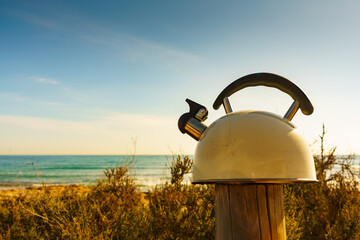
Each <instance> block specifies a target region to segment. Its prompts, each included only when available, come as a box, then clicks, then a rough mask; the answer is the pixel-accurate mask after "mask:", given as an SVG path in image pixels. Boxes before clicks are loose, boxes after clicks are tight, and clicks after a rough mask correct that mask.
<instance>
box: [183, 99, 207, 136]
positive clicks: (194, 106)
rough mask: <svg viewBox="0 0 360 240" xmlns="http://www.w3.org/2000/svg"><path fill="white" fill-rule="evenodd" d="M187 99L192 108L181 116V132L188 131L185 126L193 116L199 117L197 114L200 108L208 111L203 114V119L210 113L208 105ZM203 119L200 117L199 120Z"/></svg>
mask: <svg viewBox="0 0 360 240" xmlns="http://www.w3.org/2000/svg"><path fill="white" fill-rule="evenodd" d="M185 101H186V102H187V103H188V104H189V107H190V110H189V112H188V113H184V114H183V115H181V117H180V118H179V121H178V127H179V130H180V132H182V133H186V131H185V126H186V124H187V122H188V121H189V119H190V118H192V117H194V118H197V117H196V114H197V113H198V112H199V110H200V109H205V111H206V113H205V115H204V116H203V119H204V118H206V117H207V115H208V111H207V109H206V107H204V106H203V105H201V104H198V103H196V102H194V101H192V100H190V99H188V98H187V99H186V100H185ZM203 119H199V121H202V120H203Z"/></svg>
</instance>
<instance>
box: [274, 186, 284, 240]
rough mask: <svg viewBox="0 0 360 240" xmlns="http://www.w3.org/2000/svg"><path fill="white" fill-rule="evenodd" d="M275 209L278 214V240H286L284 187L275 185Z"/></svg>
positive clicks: (276, 217)
mask: <svg viewBox="0 0 360 240" xmlns="http://www.w3.org/2000/svg"><path fill="white" fill-rule="evenodd" d="M274 197H275V198H274V208H275V212H276V214H275V215H274V216H275V222H276V224H277V230H276V231H277V233H278V235H277V237H278V238H277V239H281V240H282V239H284V240H285V239H286V226H285V213H284V202H283V186H282V185H274Z"/></svg>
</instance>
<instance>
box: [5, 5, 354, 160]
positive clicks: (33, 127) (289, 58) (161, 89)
mask: <svg viewBox="0 0 360 240" xmlns="http://www.w3.org/2000/svg"><path fill="white" fill-rule="evenodd" d="M359 9H360V2H359V1H347V0H344V1H337V0H336V1H335V0H326V1H325V0H323V1H321V0H316V1H310V0H305V1H282V0H275V1H260V0H256V1H218V0H216V1H215V0H206V1H205V0H197V1H188V0H184V1H159V0H153V1H145V0H144V1H140V0H139V1H127V0H122V1H118V0H117V1H115V0H114V1H95V0H86V1H53V0H46V1H45V0H44V1H36V0H35V1H25V0H24V1H17V0H11V1H10V0H0V154H2V155H23V154H29V155H35V154H41V155H43V154H45V155H59V154H60V155H61V154H64V155H67V154H74V155H75V154H89V155H90V154H133V153H135V154H167V155H171V154H174V153H183V154H190V155H192V154H193V153H194V150H195V147H196V144H197V142H196V141H195V140H193V139H192V138H191V137H189V136H188V135H183V134H181V133H180V131H179V130H178V127H177V121H178V118H179V117H180V116H181V115H182V114H183V113H185V112H187V111H188V106H187V104H186V102H185V99H186V98H190V99H192V100H194V101H196V102H198V103H200V104H202V105H204V106H206V107H207V108H208V110H209V118H208V120H206V121H205V124H207V125H210V124H211V123H212V122H213V121H215V120H216V119H218V118H219V117H221V116H223V115H224V114H225V113H224V110H223V109H222V108H220V109H219V110H214V109H213V108H212V104H213V102H214V101H215V99H216V97H217V96H218V94H219V93H220V92H221V91H222V90H223V89H224V88H225V87H226V86H227V85H229V84H230V83H231V82H233V81H234V80H236V79H238V78H240V77H242V76H245V75H247V74H251V73H256V72H271V73H275V74H278V75H281V76H284V77H286V78H288V79H290V80H292V81H293V82H294V83H296V84H297V85H298V86H299V87H300V88H301V89H302V90H303V91H304V92H305V93H306V95H307V96H308V98H309V99H310V101H311V102H312V104H313V106H314V113H313V114H312V115H310V116H305V115H303V114H302V113H301V111H299V112H298V113H297V114H296V116H295V117H294V119H293V120H292V122H293V123H294V124H295V125H296V127H297V131H298V132H299V133H300V134H301V135H302V136H303V137H304V138H305V139H306V140H307V142H308V143H309V144H311V147H312V149H313V150H314V153H316V152H318V151H319V142H316V141H317V140H318V139H319V135H320V134H321V131H322V124H325V127H326V130H327V134H326V140H325V145H326V146H327V148H330V147H333V146H337V153H338V154H349V153H358V154H360V126H359V119H360V94H359V89H360V81H359V74H358V70H359V63H360V15H359V14H358V10H359ZM292 101H293V100H292V99H291V97H289V96H288V95H286V94H285V93H283V92H281V91H279V90H277V89H275V88H267V87H261V86H258V87H252V88H246V89H243V90H241V91H239V92H237V93H235V94H234V95H232V96H231V97H230V102H231V105H232V108H233V109H234V110H235V111H241V110H248V109H256V110H263V111H269V112H273V113H275V114H278V115H284V114H285V112H286V110H287V109H288V108H289V106H290V105H291V103H292Z"/></svg>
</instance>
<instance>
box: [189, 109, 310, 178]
mask: <svg viewBox="0 0 360 240" xmlns="http://www.w3.org/2000/svg"><path fill="white" fill-rule="evenodd" d="M299 181H300V182H304V181H316V173H315V167H314V161H313V157H312V154H311V151H310V148H309V146H308V145H307V144H306V142H305V141H304V140H303V138H302V137H301V136H300V135H299V134H298V133H297V130H296V128H295V126H294V125H293V124H292V123H291V122H289V121H288V120H287V119H284V118H282V117H280V116H277V115H275V114H272V113H268V112H262V111H240V112H233V113H230V114H227V115H225V116H223V117H221V118H220V119H218V120H216V121H215V122H213V123H212V124H211V125H210V126H209V127H208V128H207V129H206V130H205V131H204V133H203V134H202V136H201V137H200V139H199V142H198V144H197V146H196V150H195V154H194V163H193V183H221V182H223V183H239V182H241V183H246V182H247V183H291V182H299Z"/></svg>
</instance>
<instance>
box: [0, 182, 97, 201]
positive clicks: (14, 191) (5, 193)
mask: <svg viewBox="0 0 360 240" xmlns="http://www.w3.org/2000/svg"><path fill="white" fill-rule="evenodd" d="M65 190H71V191H74V192H76V193H78V194H85V193H87V192H89V191H90V187H87V186H84V185H50V186H40V187H29V188H9V189H3V190H0V200H1V199H9V198H14V197H18V196H20V195H26V196H27V197H32V196H35V195H37V194H40V193H44V192H45V191H47V192H48V193H49V194H59V193H61V192H63V191H65Z"/></svg>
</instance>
